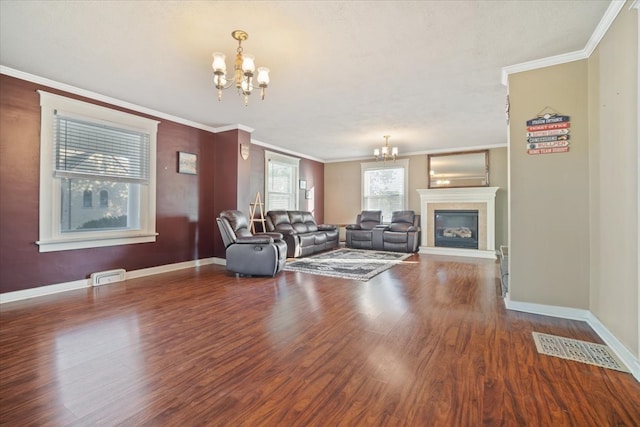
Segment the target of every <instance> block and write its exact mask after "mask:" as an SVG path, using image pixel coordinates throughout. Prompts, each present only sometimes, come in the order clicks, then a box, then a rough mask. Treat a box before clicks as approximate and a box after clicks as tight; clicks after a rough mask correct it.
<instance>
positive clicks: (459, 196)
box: [418, 187, 498, 259]
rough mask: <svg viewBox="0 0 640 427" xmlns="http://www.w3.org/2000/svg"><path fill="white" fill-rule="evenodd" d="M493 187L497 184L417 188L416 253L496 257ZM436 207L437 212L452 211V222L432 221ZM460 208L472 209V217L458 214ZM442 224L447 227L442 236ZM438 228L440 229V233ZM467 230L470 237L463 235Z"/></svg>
mask: <svg viewBox="0 0 640 427" xmlns="http://www.w3.org/2000/svg"><path fill="white" fill-rule="evenodd" d="M497 191H498V187H469V188H429V189H419V190H418V193H420V213H421V217H420V221H421V223H420V225H421V227H422V236H421V243H420V253H424V254H433V255H452V256H463V257H478V258H490V259H496V250H495V198H496V192H497ZM436 211H438V212H437V214H438V215H440V214H441V212H443V211H444V212H456V216H457V218H456V219H455V220H454V222H452V223H445V224H444V225H442V224H436ZM461 212H473V213H474V215H473V216H475V218H476V219H473V220H472V219H470V218H469V217H468V216H467V215H461ZM445 216H447V215H446V214H445ZM441 219H442V218H441ZM447 221H448V219H447ZM446 228H449V230H447V232H446V236H445V235H444V234H445V230H444V229H446ZM467 228H468V229H469V230H468V231H467V230H466V229H467ZM438 229H442V230H441V231H440V233H438V231H437V230H438ZM438 234H440V236H438ZM469 234H471V237H467V236H469ZM436 239H437V240H438V243H437V244H436Z"/></svg>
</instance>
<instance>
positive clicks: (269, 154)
mask: <svg viewBox="0 0 640 427" xmlns="http://www.w3.org/2000/svg"><path fill="white" fill-rule="evenodd" d="M272 159H273V160H276V161H278V162H280V163H287V164H290V165H291V166H293V167H294V168H295V173H294V175H295V176H294V177H293V185H294V188H293V192H294V204H295V206H296V209H298V206H299V202H300V201H299V197H300V191H299V190H298V182H299V179H300V159H298V158H296V157H291V156H285V155H284V154H279V153H274V152H273V151H268V150H265V152H264V193H265V194H264V206H265V208H266V210H267V211H268V210H269V161H270V160H272Z"/></svg>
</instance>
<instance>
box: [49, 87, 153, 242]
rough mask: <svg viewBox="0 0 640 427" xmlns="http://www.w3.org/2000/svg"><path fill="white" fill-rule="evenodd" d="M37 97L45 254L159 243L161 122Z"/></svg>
mask: <svg viewBox="0 0 640 427" xmlns="http://www.w3.org/2000/svg"><path fill="white" fill-rule="evenodd" d="M39 93H40V105H41V132H40V134H41V142H40V144H41V149H40V153H41V164H42V165H44V166H43V167H42V170H41V171H40V177H41V180H40V240H39V241H38V242H37V244H38V245H39V246H40V251H41V252H50V251H57V250H67V249H80V248H91V247H100V246H113V245H122V244H129V243H143V242H153V241H155V239H156V237H155V236H156V232H155V185H156V184H155V163H156V161H155V160H156V134H157V127H158V122H157V121H155V120H149V119H147V118H143V117H138V116H135V115H132V114H128V113H124V112H121V111H117V110H112V109H109V108H105V107H100V106H97V105H94V104H89V103H85V102H81V101H78V100H75V99H71V98H66V97H62V96H59V95H54V94H50V93H47V92H43V91H39ZM98 189H99V190H98ZM94 193H96V194H95V195H96V196H98V197H96V200H95V203H94V200H93V196H94Z"/></svg>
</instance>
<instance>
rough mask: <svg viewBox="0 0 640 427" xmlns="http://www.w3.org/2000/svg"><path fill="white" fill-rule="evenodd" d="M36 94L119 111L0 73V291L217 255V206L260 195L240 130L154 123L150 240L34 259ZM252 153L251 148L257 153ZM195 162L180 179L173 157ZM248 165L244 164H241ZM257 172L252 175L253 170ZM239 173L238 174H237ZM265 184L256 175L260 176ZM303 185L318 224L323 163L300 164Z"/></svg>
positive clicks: (37, 144)
mask: <svg viewBox="0 0 640 427" xmlns="http://www.w3.org/2000/svg"><path fill="white" fill-rule="evenodd" d="M38 89H42V90H46V91H48V92H52V93H57V94H60V95H63V96H67V97H70V98H75V99H81V100H83V101H86V102H91V103H94V104H98V105H103V106H106V107H109V108H113V109H116V110H121V111H127V110H126V109H123V108H119V107H115V106H112V105H108V104H105V103H102V102H97V101H94V100H90V99H86V98H83V97H80V96H76V95H72V94H69V93H66V92H63V91H60V90H55V89H51V88H47V87H44V86H41V85H38V84H35V83H30V82H27V81H23V80H20V79H16V78H13V77H9V76H6V75H0V293H6V292H12V291H18V290H23V289H30V288H36V287H40V286H45V285H51V284H56V283H65V282H70V281H75V280H81V279H86V278H88V277H89V275H90V274H91V273H93V272H96V271H103V270H109V269H114V268H124V269H125V270H127V271H131V270H139V269H143V268H149V267H155V266H160V265H165V264H173V263H177V262H183V261H191V260H195V259H201V258H209V257H213V256H216V257H220V258H222V257H224V247H223V246H222V242H221V241H220V237H219V232H218V229H217V225H216V223H215V218H216V217H217V216H218V213H219V212H220V211H221V210H223V209H235V208H236V207H237V208H238V209H241V210H243V211H246V213H247V214H248V210H249V206H239V205H240V204H242V200H243V199H247V198H248V199H247V200H249V199H251V200H253V197H255V191H256V190H255V188H256V180H259V179H261V180H262V181H258V183H257V188H260V190H257V191H261V192H262V195H263V196H264V150H262V149H261V148H260V147H258V146H255V145H253V146H252V149H251V156H255V155H256V154H258V155H260V156H261V158H262V161H261V162H260V161H258V160H256V159H255V157H252V161H250V162H248V163H247V162H245V161H243V160H242V158H241V157H240V155H239V144H240V143H243V144H244V143H248V142H249V141H250V135H249V134H248V133H246V132H244V131H229V132H223V133H219V134H213V133H211V132H207V131H204V130H200V129H196V128H192V127H190V126H186V125H182V124H179V123H175V122H171V121H168V120H164V119H158V118H156V117H150V116H146V115H144V114H141V113H138V112H135V111H128V112H130V113H132V114H136V115H139V116H146V117H150V118H152V119H155V120H159V121H160V122H161V123H160V125H159V126H158V146H157V150H158V151H157V188H156V198H157V203H156V230H157V232H158V233H159V236H158V237H157V241H156V242H155V243H141V244H135V245H122V246H112V247H106V248H93V249H78V250H71V251H59V252H48V253H40V252H39V251H38V246H37V245H36V244H35V241H36V240H38V238H39V236H38V218H39V216H38V215H39V213H38V205H39V184H40V181H39V179H40V178H39V165H40V98H39V95H38V93H37V92H36V90H38ZM256 147H257V148H256ZM178 151H186V152H190V153H195V154H197V155H198V174H197V175H186V174H178V173H177V152H178ZM242 162H245V163H242ZM256 167H257V168H258V169H257V170H256V169H255V168H256ZM239 175H240V176H239ZM260 177H262V178H260ZM300 177H301V178H300V179H306V181H307V185H308V187H309V188H311V186H315V200H314V204H313V210H314V214H315V216H316V220H317V221H318V222H319V223H320V222H322V221H323V218H324V189H323V187H322V185H323V182H324V165H323V164H322V163H319V162H314V161H310V160H306V159H301V162H300Z"/></svg>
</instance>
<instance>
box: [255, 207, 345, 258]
mask: <svg viewBox="0 0 640 427" xmlns="http://www.w3.org/2000/svg"><path fill="white" fill-rule="evenodd" d="M265 220H266V226H267V231H269V232H278V233H281V234H282V235H283V236H284V241H285V242H286V243H287V257H289V258H299V257H303V256H308V255H313V254H315V253H317V252H322V251H326V250H328V249H333V248H337V247H338V227H336V226H335V225H328V224H320V225H318V224H316V221H315V219H314V218H313V215H312V214H311V212H306V211H269V212H267V215H266V218H265Z"/></svg>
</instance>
